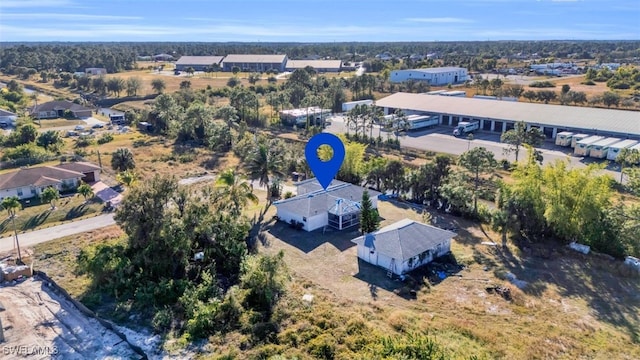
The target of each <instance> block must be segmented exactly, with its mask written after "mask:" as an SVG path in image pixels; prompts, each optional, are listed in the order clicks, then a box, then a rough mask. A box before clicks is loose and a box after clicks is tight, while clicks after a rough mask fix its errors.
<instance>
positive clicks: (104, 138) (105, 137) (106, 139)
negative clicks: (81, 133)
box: [98, 133, 113, 144]
mask: <svg viewBox="0 0 640 360" xmlns="http://www.w3.org/2000/svg"><path fill="white" fill-rule="evenodd" d="M111 141H113V135H112V134H111V133H106V134H103V135H102V136H100V137H99V138H98V144H106V143H108V142H111Z"/></svg>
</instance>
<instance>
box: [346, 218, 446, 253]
mask: <svg viewBox="0 0 640 360" xmlns="http://www.w3.org/2000/svg"><path fill="white" fill-rule="evenodd" d="M454 236H456V234H455V233H453V232H451V231H447V230H442V229H439V228H437V227H434V226H431V225H426V224H423V223H420V222H417V221H413V220H410V219H403V220H400V221H398V222H395V223H393V224H391V225H389V226H385V227H383V228H382V229H380V230H378V231H376V232H373V233H370V234H366V235H363V236H360V237H357V238H355V239H353V240H351V241H352V242H354V243H356V244H358V245H364V246H366V247H369V248H375V249H376V251H377V252H379V253H380V254H383V255H386V256H389V257H391V258H392V259H396V260H401V261H405V260H408V259H410V258H412V257H414V256H417V255H420V254H422V253H423V252H425V251H427V250H431V249H434V248H435V247H436V246H437V245H438V244H442V243H443V242H445V241H446V240H448V239H451V238H453V237H454Z"/></svg>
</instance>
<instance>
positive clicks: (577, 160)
mask: <svg viewBox="0 0 640 360" xmlns="http://www.w3.org/2000/svg"><path fill="white" fill-rule="evenodd" d="M452 129H453V128H452V127H450V126H436V127H433V128H430V129H427V130H422V131H416V132H410V133H408V134H407V135H402V136H400V137H399V140H400V145H401V146H403V147H411V148H414V149H419V150H424V151H435V152H441V153H447V154H453V155H460V154H462V153H463V152H465V151H467V150H469V149H471V148H474V147H480V146H482V147H484V148H486V149H487V150H489V151H491V152H493V154H494V155H495V157H496V159H498V160H500V159H508V160H509V161H515V155H514V154H510V155H508V156H506V155H505V154H504V149H505V148H507V145H506V144H504V143H500V142H499V141H500V134H497V133H487V132H482V131H480V132H477V133H475V134H474V137H475V139H474V140H472V141H468V140H467V139H465V138H456V137H454V136H453V135H451V132H452ZM327 131H328V132H331V133H336V134H337V133H344V132H345V131H346V128H345V124H344V121H343V118H342V117H340V116H334V117H332V118H331V124H330V125H329V126H328V127H327ZM351 132H352V133H353V131H351ZM378 134H380V135H381V136H382V138H383V139H386V138H387V134H389V135H390V136H391V137H392V138H393V137H395V136H394V135H393V134H392V133H387V132H385V131H380V130H379V127H378V126H374V128H373V136H378ZM538 150H539V151H540V152H541V153H542V155H543V158H544V160H543V164H549V163H553V162H555V161H556V160H559V159H560V160H565V159H568V160H569V163H570V166H577V167H584V166H587V164H589V163H592V162H599V160H595V159H591V158H583V157H577V156H573V155H571V154H572V149H571V148H563V147H559V146H555V144H552V143H551V142H548V143H545V144H544V145H543V146H542V147H540V148H538ZM526 156H527V151H526V150H525V149H524V148H522V150H521V151H520V154H519V156H518V158H519V159H524V158H526ZM600 161H602V160H600ZM616 169H617V166H616V165H615V164H613V165H610V167H609V168H608V169H607V170H605V172H607V173H609V174H610V175H611V176H613V178H614V179H619V178H620V173H619V172H618V171H615V170H616Z"/></svg>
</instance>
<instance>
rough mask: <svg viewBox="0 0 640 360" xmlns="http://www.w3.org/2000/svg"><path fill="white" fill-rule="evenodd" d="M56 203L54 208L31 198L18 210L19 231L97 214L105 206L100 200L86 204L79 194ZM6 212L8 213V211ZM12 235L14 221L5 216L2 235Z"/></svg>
mask: <svg viewBox="0 0 640 360" xmlns="http://www.w3.org/2000/svg"><path fill="white" fill-rule="evenodd" d="M23 203H24V202H23ZM55 205H56V208H55V209H53V210H52V209H51V206H50V205H49V204H48V203H47V204H41V203H40V200H39V199H37V198H36V199H32V200H30V203H29V204H25V205H24V207H23V209H22V210H18V211H17V212H16V218H15V224H16V229H17V230H18V233H21V232H25V231H28V230H34V229H40V228H46V227H50V226H55V225H60V224H61V223H63V222H67V221H70V220H73V219H78V218H85V217H91V216H95V215H97V214H99V213H101V212H102V207H103V204H102V203H100V202H99V201H89V202H87V203H86V204H85V203H84V198H83V197H82V196H78V195H73V196H69V197H65V198H61V199H58V200H57V201H56V202H55ZM4 214H5V215H6V212H4ZM11 235H13V223H12V221H11V219H9V218H8V217H4V218H3V220H2V222H0V237H5V236H11Z"/></svg>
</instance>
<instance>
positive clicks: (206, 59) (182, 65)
mask: <svg viewBox="0 0 640 360" xmlns="http://www.w3.org/2000/svg"><path fill="white" fill-rule="evenodd" d="M222 59H224V56H182V57H180V59H178V61H176V70H178V71H186V70H187V69H188V68H193V70H195V71H206V70H207V68H210V67H212V66H214V65H220V63H221V62H222Z"/></svg>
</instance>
